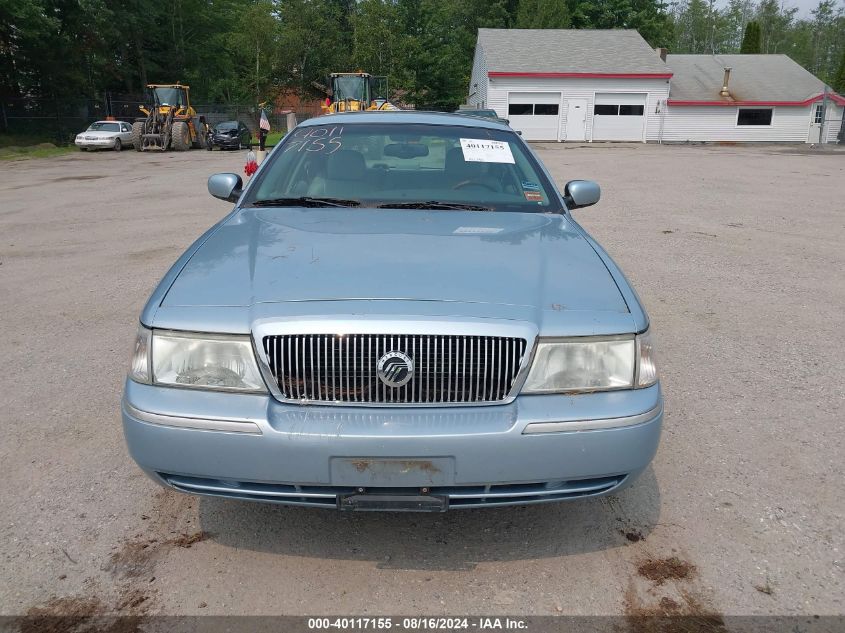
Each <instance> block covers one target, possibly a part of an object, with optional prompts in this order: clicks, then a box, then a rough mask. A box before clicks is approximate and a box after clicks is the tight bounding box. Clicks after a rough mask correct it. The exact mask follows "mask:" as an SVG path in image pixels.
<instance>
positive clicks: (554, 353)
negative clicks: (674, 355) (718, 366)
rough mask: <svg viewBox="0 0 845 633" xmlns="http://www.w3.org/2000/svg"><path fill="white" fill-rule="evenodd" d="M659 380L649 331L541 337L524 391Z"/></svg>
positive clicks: (619, 386)
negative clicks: (559, 338) (569, 337)
mask: <svg viewBox="0 0 845 633" xmlns="http://www.w3.org/2000/svg"><path fill="white" fill-rule="evenodd" d="M635 381H636V382H635ZM655 382H657V369H656V366H655V363H654V349H653V344H652V340H651V337H650V335H649V333H648V332H645V333H643V334H641V335H638V336H636V337H634V336H613V337H606V338H597V337H596V338H594V337H590V338H585V339H582V340H579V339H568V340H545V341H544V340H542V339H541V340H540V342H539V343H538V344H537V352H536V354H535V356H534V362H533V364H532V365H531V371H530V372H529V373H528V379H527V380H526V381H525V386H524V387H523V388H522V392H523V393H567V392H579V391H608V390H611V389H633V388H635V387H648V386H650V385H653V384H654V383H655Z"/></svg>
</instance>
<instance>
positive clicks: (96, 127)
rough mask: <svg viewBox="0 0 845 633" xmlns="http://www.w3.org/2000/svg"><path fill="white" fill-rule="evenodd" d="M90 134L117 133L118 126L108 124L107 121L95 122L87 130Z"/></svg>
mask: <svg viewBox="0 0 845 633" xmlns="http://www.w3.org/2000/svg"><path fill="white" fill-rule="evenodd" d="M88 131H90V132H119V131H120V126H118V124H117V123H109V122H108V121H97V122H96V123H92V124H91V126H90V127H89V128H88Z"/></svg>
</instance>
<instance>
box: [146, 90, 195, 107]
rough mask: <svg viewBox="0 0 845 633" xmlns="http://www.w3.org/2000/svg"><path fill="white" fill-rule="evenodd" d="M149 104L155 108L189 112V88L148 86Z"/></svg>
mask: <svg viewBox="0 0 845 633" xmlns="http://www.w3.org/2000/svg"><path fill="white" fill-rule="evenodd" d="M147 90H148V96H147V102H148V103H149V104H150V105H151V106H152V107H155V108H176V109H177V110H182V109H184V110H187V109H189V108H190V107H191V101H190V96H189V91H188V86H183V85H181V84H172V85H157V84H151V85H149V86H147Z"/></svg>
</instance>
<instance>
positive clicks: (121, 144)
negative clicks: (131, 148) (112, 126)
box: [114, 138, 123, 152]
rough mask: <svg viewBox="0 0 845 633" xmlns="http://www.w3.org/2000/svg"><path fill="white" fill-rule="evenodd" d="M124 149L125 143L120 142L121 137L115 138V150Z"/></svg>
mask: <svg viewBox="0 0 845 633" xmlns="http://www.w3.org/2000/svg"><path fill="white" fill-rule="evenodd" d="M122 149H123V143H121V142H120V139H119V138H116V139H114V151H116V152H119V151H120V150H122Z"/></svg>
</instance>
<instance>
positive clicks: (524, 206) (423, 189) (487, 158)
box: [243, 115, 561, 212]
mask: <svg viewBox="0 0 845 633" xmlns="http://www.w3.org/2000/svg"><path fill="white" fill-rule="evenodd" d="M397 116H401V115H397ZM256 178H257V181H256V182H255V183H254V184H253V186H251V187H250V190H249V194H248V195H247V197H246V198H245V199H244V201H243V204H244V205H245V206H250V205H255V206H272V204H273V202H274V201H278V203H279V204H280V205H285V206H291V205H292V204H295V203H296V201H300V202H302V203H303V204H302V206H321V199H322V204H323V206H329V205H331V206H350V207H352V206H367V207H393V208H424V209H442V210H449V209H461V208H463V209H472V210H485V211H488V210H489V211H528V212H557V211H560V210H561V207H560V202H559V200H558V198H557V196H556V194H555V192H554V189H553V187H552V185H551V183H549V181H548V180H547V179H546V177H545V175H544V174H543V172H542V171H541V169H540V167H539V165H538V164H537V162H536V161H535V159H534V158H533V156H531V154H530V153H529V152H528V151H526V148H525V145H524V143H523V142H522V141H521V140H520V139H519V137H518V136H517V135H516V134H515V133H513V132H511V131H506V130H493V129H485V128H482V127H469V126H467V127H464V126H460V125H424V124H396V123H372V124H371V123H349V124H344V125H338V124H330V125H326V126H319V125H312V126H305V127H300V128H298V129H296V130H294V132H293V133H291V134H289V135H288V136H287V137H286V138H285V140H284V142H283V143H282V145H281V146H280V147H278V148H277V149H276V150H275V151H274V152H273V153H272V154H271V156H270V158H269V162H268V164H266V165H265V166H263V168H262V169H261V172H260V173H259V174H258V175H257V176H256Z"/></svg>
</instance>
